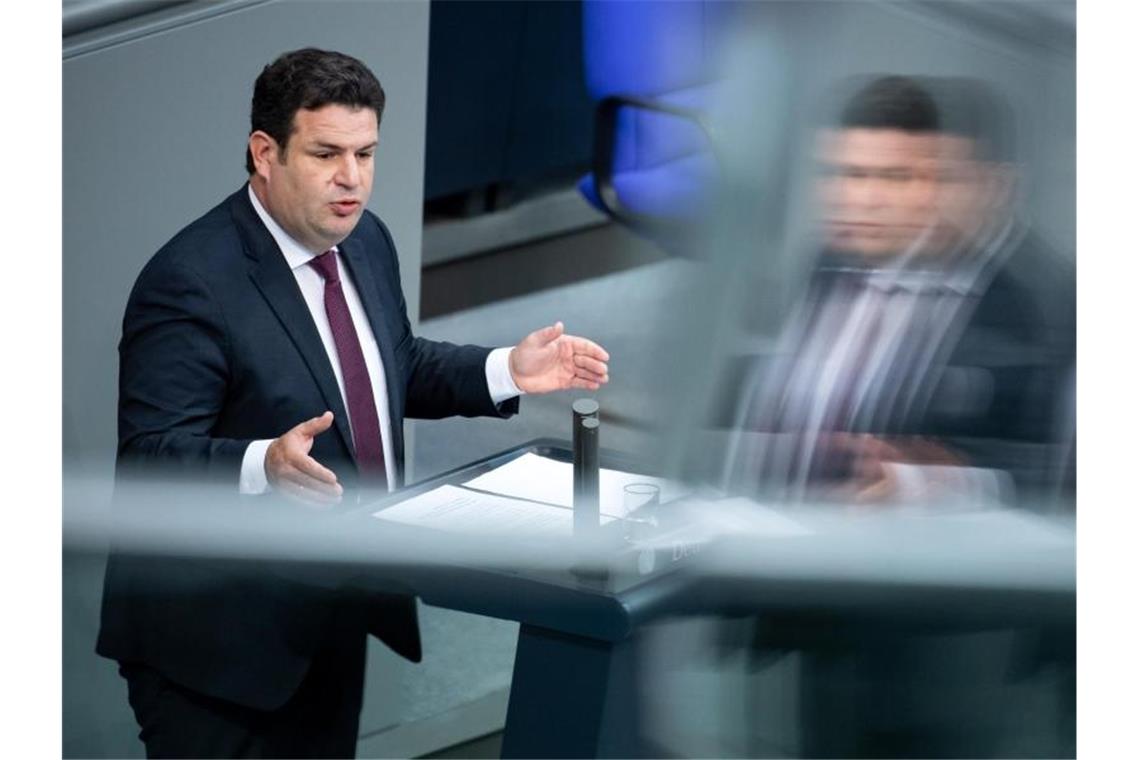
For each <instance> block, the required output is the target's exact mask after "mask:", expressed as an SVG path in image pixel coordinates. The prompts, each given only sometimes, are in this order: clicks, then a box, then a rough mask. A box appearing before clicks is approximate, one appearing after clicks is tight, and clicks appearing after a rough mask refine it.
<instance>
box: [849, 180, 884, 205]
mask: <svg viewBox="0 0 1140 760" xmlns="http://www.w3.org/2000/svg"><path fill="white" fill-rule="evenodd" d="M883 190H884V187H883V183H882V182H881V181H880V180H878V179H877V178H875V177H863V178H861V179H859V180H856V181H854V182H852V183H851V187H850V189H849V191H850V193H851V195H850V200H851V202H852V203H854V204H855V205H857V206H860V207H863V208H878V207H879V206H881V205H883V198H884V192H883Z"/></svg>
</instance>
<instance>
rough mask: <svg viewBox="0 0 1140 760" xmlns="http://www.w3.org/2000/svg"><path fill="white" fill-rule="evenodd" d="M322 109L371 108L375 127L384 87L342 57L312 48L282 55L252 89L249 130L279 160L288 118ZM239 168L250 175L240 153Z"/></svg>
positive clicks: (248, 160)
mask: <svg viewBox="0 0 1140 760" xmlns="http://www.w3.org/2000/svg"><path fill="white" fill-rule="evenodd" d="M327 105H341V106H349V107H353V108H371V109H372V110H373V111H375V112H376V123H377V124H379V123H380V117H381V115H382V114H383V113H384V88H383V87H381V86H380V82H379V81H378V80H377V79H376V76H375V75H374V74H373V73H372V72H371V71H370V70H369V69H368V67H367V66H365V65H364V64H363V63H361V62H360V61H358V60H357V59H355V58H353V57H352V56H349V55H345V54H344V53H336V52H332V51H328V50H318V49H316V48H303V49H301V50H293V51H291V52H288V53H283V54H282V55H281V56H279V57H278V58H277V60H275V61H273V63H271V64H269V65H268V66H266V67H265V68H264V69H262V71H261V74H260V75H259V76H258V77H257V81H256V82H255V83H254V85H253V103H252V105H251V106H250V112H249V132H250V134H253V133H254V132H257V131H259V130H260V131H262V132H265V133H266V134H267V135H269V136H270V137H272V138H273V139H274V141H276V142H277V144H278V145H279V146H280V148H281V151H280V154H279V155H280V158H281V161H282V162H284V161H285V149H286V147H287V145H288V143H289V135H290V134H292V132H293V116H294V115H295V114H296V113H297V111H299V110H300V109H302V108H304V109H306V110H316V109H318V108H321V107H323V106H327ZM245 169H246V172H248V173H249V174H253V172H254V167H253V156H252V155H251V154H250V152H249V149H248V148H246V151H245Z"/></svg>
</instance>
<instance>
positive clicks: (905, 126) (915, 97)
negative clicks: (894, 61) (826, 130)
mask: <svg viewBox="0 0 1140 760" xmlns="http://www.w3.org/2000/svg"><path fill="white" fill-rule="evenodd" d="M839 126H840V127H841V128H843V129H859V128H864V129H898V130H902V131H903V132H916V133H922V132H937V131H938V130H939V126H940V125H939V114H938V106H937V105H936V104H935V102H934V98H933V97H931V96H930V93H928V92H927V91H926V90H925V89H923V87H922V86H921V85H919V83H918V82H916V81H915V80H913V79H911V78H909V77H904V76H898V75H891V76H881V77H878V78H876V79H873V80H871V81H870V82H868V83H867V84H865V85H863V86H862V87H861V88H859V90H857V91H856V92H855V94H854V95H852V96H851V98H850V99H849V100H848V101H847V104H846V105H845V106H844V108H843V112H842V113H841V114H840V117H839Z"/></svg>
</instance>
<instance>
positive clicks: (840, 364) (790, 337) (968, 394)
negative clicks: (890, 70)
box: [727, 76, 1074, 503]
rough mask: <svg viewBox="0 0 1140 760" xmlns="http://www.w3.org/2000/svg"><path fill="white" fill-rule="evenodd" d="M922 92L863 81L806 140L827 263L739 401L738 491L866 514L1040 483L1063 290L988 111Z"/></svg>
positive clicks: (1058, 414) (1057, 377)
mask: <svg viewBox="0 0 1140 760" xmlns="http://www.w3.org/2000/svg"><path fill="white" fill-rule="evenodd" d="M929 84H932V85H933V86H927V87H924V86H922V85H920V84H919V82H918V81H916V80H914V79H909V78H904V77H898V76H892V77H882V78H879V79H876V80H874V81H872V82H870V83H868V84H866V85H865V86H864V87H863V88H862V89H860V90H859V91H858V92H857V93H856V94H855V95H854V96H853V97H852V98H851V99H850V101H849V102H848V103H847V105H846V106H845V108H844V109H843V112H842V114H841V116H840V119H839V122H838V124H837V125H836V126H835V127H833V128H830V129H826V130H823V131H822V132H821V134H820V136H819V141H818V144H819V164H820V166H821V171H822V179H821V181H820V192H819V197H820V202H821V208H822V227H823V235H824V239H825V246H824V250H823V251H822V253H821V254H820V255H819V258H818V261H817V263H816V265H815V268H814V270H813V272H812V275H811V278H810V281H809V285H808V289H807V293H806V296H805V298H804V299H803V301H802V303H801V304H800V307H799V309H798V310H797V312H796V313H795V314H794V316H793V318H792V319H791V320H790V322H789V324H788V325H787V327H786V329H785V331H784V334H783V336H782V341H781V346H780V350H779V352H778V353H777V355H776V356H775V357H772V358H769V359H765V360H763V361H759V362H757V363H756V365H755V367H754V370H753V372H752V375H751V381H750V384H749V385H748V386H747V387H745V388H744V390H743V392H742V393H741V394H740V395H739V398H740V400H741V403H740V407H739V410H738V417H737V420H738V425H739V427H740V429H741V431H742V433H744V434H745V435H747V434H749V433H759V434H760V435H759V436H756V437H754V438H752V439H751V441H750V442H749V443H747V444H742V445H739V446H737V447H736V448H735V450H734V451H733V453H732V456H730V458H729V462H728V470H727V474H728V477H729V485H730V486H731V487H732V488H734V489H740V490H746V491H747V490H757V491H759V492H761V493H765V494H767V495H770V496H774V497H777V498H781V499H791V500H793V501H805V500H816V499H826V500H841V501H852V500H854V501H861V502H880V503H881V502H885V501H914V500H930V499H938V500H945V499H958V498H977V497H987V498H1007V499H1008V498H1012V497H1014V496H1015V495H1017V496H1018V497H1025V496H1029V495H1030V494H1031V493H1032V494H1038V492H1039V491H1040V489H1041V488H1043V487H1045V486H1046V485H1047V484H1049V483H1051V482H1052V481H1051V478H1050V476H1051V475H1052V473H1051V472H1049V469H1050V467H1052V466H1053V465H1054V464H1055V462H1056V459H1055V451H1054V449H1055V448H1056V444H1057V441H1058V439H1059V438H1060V437H1063V434H1062V433H1061V432H1060V430H1059V427H1060V423H1059V420H1061V419H1064V418H1066V415H1065V414H1063V411H1064V405H1065V403H1066V398H1065V396H1064V392H1063V389H1064V388H1065V383H1066V378H1067V377H1069V376H1070V374H1071V368H1072V364H1073V357H1074V325H1073V317H1074V315H1073V298H1072V290H1073V278H1072V275H1071V273H1068V274H1067V275H1066V272H1065V270H1064V268H1063V267H1062V266H1061V265H1060V263H1059V261H1058V260H1057V259H1056V258H1055V257H1054V256H1052V255H1051V254H1050V253H1049V252H1048V251H1047V250H1045V248H1044V246H1043V245H1042V244H1041V243H1040V242H1039V241H1038V240H1037V239H1036V238H1035V237H1034V236H1033V235H1031V234H1030V233H1029V231H1028V230H1027V228H1026V227H1025V225H1024V224H1022V223H1021V222H1019V221H1018V220H1017V219H1016V218H1015V216H1014V214H1013V203H1012V197H1013V188H1014V181H1015V176H1016V172H1015V170H1014V168H1013V167H1014V164H1013V163H1012V160H1011V156H1010V155H1009V152H1010V150H1011V148H1010V142H1011V140H1010V138H1009V137H1008V127H1007V126H1006V123H1007V120H1006V119H1004V118H1003V115H1002V112H1001V108H1000V107H999V106H1000V102H999V101H998V100H997V99H995V98H993V97H992V96H990V95H989V94H988V92H987V91H986V89H985V88H984V87H982V86H981V85H980V84H979V83H976V82H966V81H963V80H958V81H953V82H951V81H941V82H931V83H928V85H929ZM932 93H934V94H932ZM935 94H937V96H938V99H940V100H942V101H943V104H942V107H941V108H940V104H939V102H938V101H937V100H936V97H935ZM743 440H745V439H743V438H742V441H743Z"/></svg>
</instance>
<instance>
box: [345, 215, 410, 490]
mask: <svg viewBox="0 0 1140 760" xmlns="http://www.w3.org/2000/svg"><path fill="white" fill-rule="evenodd" d="M338 247H339V248H340V252H341V254H342V256H343V257H344V261H345V263H346V264H347V265H348V269H349V271H350V272H351V273H352V281H353V282H354V283H355V284H356V290H357V292H358V293H359V294H360V301H361V303H363V304H364V311H365V313H366V314H367V315H368V323H369V324H370V325H371V326H372V334H373V335H374V336H375V337H376V343H377V345H378V346H379V347H380V358H381V360H382V361H383V363H384V380H385V382H386V383H387V387H388V415H389V418H390V419H391V421H392V427H393V430H392V433H393V435H392V439H393V441H394V442H395V448H396V450H395V451H394V452H393V453H394V454H395V458H396V462H397V466H398V467H399V468H400V469H401V471H402V469H403V461H404V436H403V435H401V434H400V433H401V432H402V431H400V430H396V429H395V428H396V427H397V426H400V425H402V424H403V420H404V415H403V413H402V410H403V408H404V383H403V382H402V381H401V380H400V378H401V376H402V375H401V373H400V371H399V367H397V365H396V352H395V347H394V345H393V343H392V329H391V325H390V324H389V314H390V310H386V309H385V308H384V303H383V301H382V299H381V297H380V292H379V290H377V287H376V279H375V276H374V275H373V272H372V266H371V265H370V264H369V263H368V257H367V256H366V255H365V252H364V245H363V244H362V243H361V242H360V241H359V240H356V239H355V238H352V237H349V238H347V239H346V240H344V242H342V243H341V244H340V245H339V246H338Z"/></svg>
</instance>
